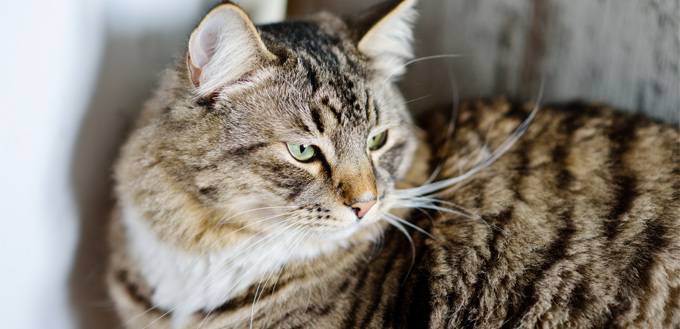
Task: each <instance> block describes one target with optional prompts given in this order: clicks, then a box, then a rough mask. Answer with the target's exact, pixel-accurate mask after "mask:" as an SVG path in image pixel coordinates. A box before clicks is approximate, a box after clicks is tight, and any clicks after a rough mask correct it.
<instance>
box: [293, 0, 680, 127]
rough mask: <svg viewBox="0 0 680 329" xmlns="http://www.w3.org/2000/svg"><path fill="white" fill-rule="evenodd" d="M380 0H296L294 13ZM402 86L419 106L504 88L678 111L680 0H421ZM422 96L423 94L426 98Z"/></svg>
mask: <svg viewBox="0 0 680 329" xmlns="http://www.w3.org/2000/svg"><path fill="white" fill-rule="evenodd" d="M380 1H381V0H361V1H357V0H342V1H341V0H335V1H333V0H325V1H320V0H290V1H289V15H291V16H297V15H303V14H306V13H310V12H314V11H316V10H318V9H323V8H325V9H329V10H333V11H341V12H345V13H348V12H353V11H355V10H358V9H359V8H366V7H368V6H370V5H372V4H374V3H378V2H380ZM418 8H419V10H420V12H421V17H420V18H419V20H418V22H417V24H416V55H417V56H430V55H438V54H460V55H462V57H458V58H447V59H433V60H427V61H423V62H419V63H416V64H413V65H411V67H410V68H409V69H410V70H409V73H408V74H407V76H406V77H405V79H404V82H403V85H402V86H403V89H404V92H405V93H406V95H407V97H408V98H409V99H418V100H417V101H414V102H413V103H411V105H412V107H413V108H414V109H416V110H419V109H424V108H427V107H429V106H432V105H434V104H444V103H448V102H450V101H451V99H452V97H453V95H454V93H455V92H458V94H459V96H460V99H463V100H464V99H469V98H475V97H493V96H495V95H499V94H506V95H509V96H510V97H513V98H516V99H520V100H532V99H535V98H536V97H537V95H538V90H539V85H540V81H541V80H542V79H543V80H544V81H545V90H544V100H545V102H561V101H569V100H576V99H579V100H585V101H596V102H604V103H608V104H611V105H613V106H616V107H619V108H621V109H624V110H627V111H631V112H644V113H646V114H648V115H650V116H653V117H656V118H659V119H662V120H665V121H669V122H675V123H677V122H678V121H679V120H680V72H679V66H680V39H679V34H680V0H598V1H593V0H590V1H585V0H551V1H545V0H421V1H420V3H419V4H418ZM421 97H425V98H421Z"/></svg>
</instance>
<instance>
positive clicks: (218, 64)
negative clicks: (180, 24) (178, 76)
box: [187, 2, 276, 96]
mask: <svg viewBox="0 0 680 329" xmlns="http://www.w3.org/2000/svg"><path fill="white" fill-rule="evenodd" d="M188 48H189V49H188V53H187V70H188V75H189V79H191V82H192V83H193V85H194V86H195V87H196V89H195V92H196V94H197V95H198V96H208V95H210V94H213V93H214V92H215V91H216V90H217V89H219V88H220V87H222V86H225V85H228V84H230V83H233V82H235V81H236V80H238V79H239V78H241V77H243V76H244V75H245V74H246V73H248V72H250V71H252V70H254V69H256V68H258V67H260V64H261V63H262V62H263V61H267V60H271V59H275V58H276V56H274V55H273V54H272V53H271V52H269V50H267V48H266V47H265V45H264V43H263V42H262V39H261V38H260V35H259V33H258V32H257V29H256V28H255V25H253V22H252V21H251V20H250V18H248V15H246V13H245V12H244V11H243V10H242V9H241V8H239V7H237V6H236V5H234V4H233V3H229V2H227V3H223V4H220V5H218V6H217V7H215V8H213V9H212V10H211V11H210V12H209V13H208V14H207V15H206V16H205V18H203V20H202V21H201V23H200V24H199V25H198V27H197V28H196V29H195V30H194V32H193V33H191V37H190V38H189V47H188Z"/></svg>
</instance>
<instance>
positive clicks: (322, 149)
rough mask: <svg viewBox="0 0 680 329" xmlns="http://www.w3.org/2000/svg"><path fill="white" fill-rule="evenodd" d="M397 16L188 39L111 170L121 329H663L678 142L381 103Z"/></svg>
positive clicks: (632, 131) (679, 248)
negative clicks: (418, 117)
mask: <svg viewBox="0 0 680 329" xmlns="http://www.w3.org/2000/svg"><path fill="white" fill-rule="evenodd" d="M414 2H415V1H414V0H407V1H404V2H395V1H392V2H388V3H385V4H382V5H379V6H377V7H374V8H373V9H371V10H369V11H367V12H366V13H364V14H362V15H358V16H354V17H351V18H341V17H337V16H334V15H331V14H327V13H321V14H317V15H315V16H311V17H309V18H308V19H306V20H300V21H291V22H285V23H280V24H272V25H264V26H257V27H256V26H254V25H253V24H252V23H251V21H250V20H249V19H248V17H247V16H246V15H245V14H244V12H243V11H241V10H240V9H239V8H238V7H236V6H235V5H234V4H231V3H223V4H221V5H219V6H217V7H215V8H214V9H213V10H212V11H210V12H209V13H208V14H207V15H206V16H205V18H204V19H203V20H202V22H201V23H200V24H199V25H198V27H197V28H196V29H195V30H194V32H193V33H192V34H191V36H190V38H189V42H188V47H187V52H186V57H185V58H183V59H182V60H181V61H180V62H179V63H178V64H177V65H176V66H175V67H174V68H173V69H171V70H169V71H168V73H167V74H166V75H165V76H164V78H163V80H162V84H161V87H160V89H159V91H158V92H157V94H156V96H155V97H153V99H151V100H150V101H149V102H148V103H147V104H146V105H145V108H144V110H143V112H142V115H141V118H140V119H139V121H138V125H137V127H136V130H135V131H134V132H133V133H132V135H131V136H130V138H129V140H128V141H127V143H126V144H125V145H124V147H123V149H122V153H121V155H120V159H119V160H118V162H117V164H116V166H115V180H116V191H115V192H116V195H117V198H118V206H117V210H116V211H115V214H114V216H113V222H112V225H111V246H112V249H113V250H112V257H111V261H110V266H109V272H108V284H109V290H110V294H111V296H112V299H113V300H114V301H115V304H116V307H117V310H118V313H119V314H120V316H121V319H122V320H123V322H124V324H125V326H127V327H130V328H247V327H254V328H269V327H272V328H301V327H304V328H392V327H411V328H426V327H430V328H460V327H465V328H529V327H578V328H590V327H602V328H617V327H638V328H673V327H674V328H678V327H679V326H680V137H679V134H678V130H677V129H676V128H674V127H671V126H669V125H664V124H659V123H654V122H652V121H649V120H647V119H644V118H640V117H636V116H631V115H627V114H621V113H618V112H615V111H612V110H610V109H608V108H606V107H604V106H599V105H586V104H576V103H575V104H569V105H563V106H559V107H551V106H544V107H541V108H540V109H539V106H538V105H531V104H528V105H522V104H519V103H513V102H508V101H506V100H505V99H503V98H500V99H496V100H493V101H489V102H471V103H467V104H463V105H461V106H460V108H459V109H458V111H457V115H455V116H452V117H451V118H450V120H449V118H448V117H447V115H446V114H445V113H448V112H449V111H448V110H447V109H432V111H431V112H429V113H428V116H427V117H426V118H425V119H424V120H422V122H421V124H422V126H423V129H422V130H418V129H417V128H415V126H414V124H413V122H412V119H411V118H410V116H409V113H408V110H407V108H406V105H405V103H406V102H405V100H404V98H403V97H402V96H401V94H400V93H399V91H398V90H397V88H396V86H395V84H394V83H395V80H396V79H397V78H398V77H399V76H400V75H401V74H402V73H403V72H404V69H405V66H406V64H407V60H408V59H409V58H410V57H411V55H412V50H411V46H410V39H411V36H412V33H411V29H410V24H411V22H412V21H413V19H414V16H415V11H414V8H413V6H414Z"/></svg>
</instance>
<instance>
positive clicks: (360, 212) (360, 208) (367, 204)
mask: <svg viewBox="0 0 680 329" xmlns="http://www.w3.org/2000/svg"><path fill="white" fill-rule="evenodd" d="M376 202H377V201H376V200H369V201H359V202H355V203H352V204H351V205H350V207H352V210H354V213H355V214H357V218H358V219H361V218H362V217H364V215H366V213H367V212H368V211H369V210H371V208H373V206H374V205H375V204H376Z"/></svg>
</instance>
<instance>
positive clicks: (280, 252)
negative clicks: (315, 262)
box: [123, 206, 347, 327]
mask: <svg viewBox="0 0 680 329" xmlns="http://www.w3.org/2000/svg"><path fill="white" fill-rule="evenodd" d="M138 216H139V215H138V214H137V213H136V211H135V210H134V209H133V208H132V207H129V206H128V207H124V209H123V222H124V224H125V226H126V227H127V230H126V231H127V239H128V243H129V247H130V253H131V257H132V258H133V261H134V262H135V263H136V264H138V266H139V268H140V271H141V273H142V275H143V276H144V278H145V279H146V281H147V284H149V286H150V287H152V288H153V290H154V293H153V296H152V303H153V304H154V306H155V307H158V308H160V309H161V310H164V311H171V313H172V323H173V325H174V326H175V327H179V326H181V325H182V324H183V323H184V321H185V320H186V319H187V317H189V316H190V315H191V314H192V313H194V312H196V311H199V310H203V311H207V312H209V311H211V310H213V309H214V308H216V307H218V306H220V305H221V304H223V303H224V302H226V301H227V300H229V299H230V298H232V297H233V296H235V295H237V294H239V293H241V292H243V291H244V290H245V289H247V288H248V287H249V286H251V285H253V284H257V283H258V282H262V283H266V282H267V280H269V282H274V280H277V278H278V276H279V273H280V270H281V268H282V266H283V265H284V264H285V263H286V262H288V261H292V260H299V259H313V258H315V257H317V256H318V255H319V254H320V253H325V252H332V251H333V250H336V249H337V248H338V247H346V244H347V243H346V241H342V240H340V241H331V242H328V241H326V242H324V243H321V242H319V240H318V239H313V238H312V239H310V238H309V236H308V235H309V234H310V233H309V232H302V231H295V230H292V229H286V228H285V227H284V226H285V225H282V228H281V229H280V230H274V231H273V232H269V233H266V234H260V235H254V236H252V237H251V238H248V239H247V240H244V241H242V242H239V243H237V244H236V245H234V246H232V247H230V248H229V249H228V250H219V251H211V250H208V251H205V252H202V253H195V254H190V253H187V252H186V251H182V250H178V249H177V248H176V247H173V246H170V245H168V244H166V243H162V242H161V241H160V240H159V239H158V238H157V237H156V235H155V233H154V232H152V231H151V229H150V228H149V227H148V225H146V223H145V222H144V221H143V220H141V218H139V217H138ZM343 242H344V243H343ZM168 316H169V315H168Z"/></svg>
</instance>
